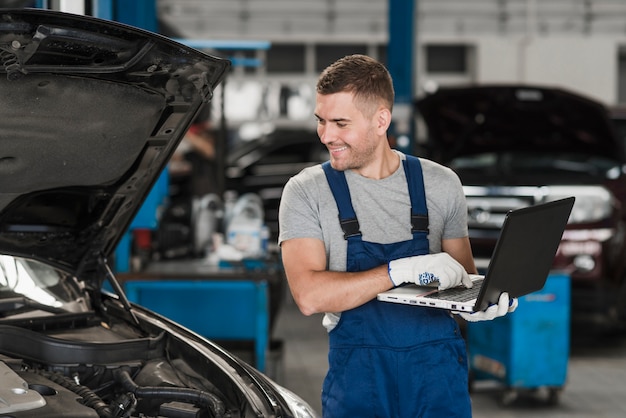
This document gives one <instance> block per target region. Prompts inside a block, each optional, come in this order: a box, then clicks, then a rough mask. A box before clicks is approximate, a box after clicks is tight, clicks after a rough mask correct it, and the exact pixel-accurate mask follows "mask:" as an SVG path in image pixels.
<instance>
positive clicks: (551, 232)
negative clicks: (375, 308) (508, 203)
mask: <svg viewBox="0 0 626 418" xmlns="http://www.w3.org/2000/svg"><path fill="white" fill-rule="evenodd" d="M573 205H574V197H568V198H565V199H561V200H556V201H552V202H548V203H543V204H540V205H535V206H529V207H525V208H521V209H516V210H513V211H510V212H508V213H507V214H506V217H505V219H504V223H503V225H502V229H501V231H500V236H499V237H498V241H497V242H496V246H495V248H494V251H493V254H492V256H491V259H490V261H489V266H488V267H487V271H486V273H485V275H470V278H471V279H472V281H473V282H474V286H473V287H471V288H469V289H468V288H466V287H464V286H461V287H455V288H451V289H445V290H438V289H437V282H435V283H432V284H431V285H429V286H419V285H416V284H408V285H405V286H400V287H396V288H394V289H391V290H388V291H386V292H382V293H379V294H378V300H381V301H385V302H393V303H402V304H408V305H416V306H425V307H431V308H442V309H448V310H452V311H458V312H476V311H482V310H485V309H487V308H488V307H489V306H490V305H492V304H496V303H498V299H499V297H500V295H501V294H502V292H508V293H509V297H511V298H519V297H521V296H524V295H527V294H529V293H532V292H536V291H538V290H541V289H542V288H543V286H544V284H545V282H546V280H547V278H548V275H549V273H550V269H551V267H552V264H553V262H554V256H555V255H556V251H557V249H558V247H559V243H560V242H561V238H562V236H563V231H564V229H565V226H566V225H567V220H568V219H569V215H570V212H571V211H572V206H573Z"/></svg>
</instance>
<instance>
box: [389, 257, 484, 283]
mask: <svg viewBox="0 0 626 418" xmlns="http://www.w3.org/2000/svg"><path fill="white" fill-rule="evenodd" d="M389 278H390V279H391V282H392V283H393V284H394V286H399V285H401V284H402V283H415V284H419V285H422V286H423V285H427V284H429V283H432V282H434V281H438V282H439V289H440V290H443V289H448V288H450V287H455V286H459V285H461V284H462V285H464V286H465V287H472V281H471V279H470V278H469V275H468V274H467V272H466V271H465V268H464V267H463V266H462V265H461V264H460V263H459V262H458V261H456V260H455V259H454V258H452V256H450V254H448V253H446V252H442V253H437V254H426V255H418V256H414V257H406V258H399V259H397V260H393V261H390V262H389Z"/></svg>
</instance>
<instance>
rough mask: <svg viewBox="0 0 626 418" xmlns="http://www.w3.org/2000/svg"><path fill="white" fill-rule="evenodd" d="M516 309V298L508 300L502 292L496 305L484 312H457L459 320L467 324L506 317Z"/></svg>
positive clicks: (507, 295)
mask: <svg viewBox="0 0 626 418" xmlns="http://www.w3.org/2000/svg"><path fill="white" fill-rule="evenodd" d="M515 309H517V298H513V299H509V294H508V293H507V292H503V293H502V294H501V295H500V299H498V304H497V305H491V306H490V307H488V308H487V309H485V310H484V311H480V312H472V313H467V312H459V315H461V318H463V319H465V320H466V321H469V322H477V321H491V320H492V319H495V318H498V317H501V316H504V315H506V314H507V313H509V312H514V311H515Z"/></svg>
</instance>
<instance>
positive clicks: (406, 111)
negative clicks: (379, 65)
mask: <svg viewBox="0 0 626 418" xmlns="http://www.w3.org/2000/svg"><path fill="white" fill-rule="evenodd" d="M388 1H389V44H388V45H387V68H388V69H389V72H390V73H391V76H392V77H393V82H394V89H395V93H396V101H395V103H394V109H393V121H392V126H391V129H390V136H391V137H393V138H394V139H395V142H396V144H395V148H397V149H398V150H400V151H402V152H404V153H407V154H412V153H413V145H414V126H413V125H414V117H413V96H414V84H415V83H414V80H415V70H414V69H415V45H416V42H415V28H414V26H415V20H416V19H415V10H416V4H417V0H388Z"/></svg>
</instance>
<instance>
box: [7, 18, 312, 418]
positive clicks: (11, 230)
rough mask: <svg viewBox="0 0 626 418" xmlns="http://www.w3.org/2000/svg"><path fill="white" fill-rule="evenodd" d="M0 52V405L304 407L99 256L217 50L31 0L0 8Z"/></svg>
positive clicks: (135, 411)
mask: <svg viewBox="0 0 626 418" xmlns="http://www.w3.org/2000/svg"><path fill="white" fill-rule="evenodd" d="M0 58H1V59H2V64H3V65H2V67H0V73H2V77H0V92H1V93H2V97H3V99H2V101H0V112H1V114H2V118H1V120H2V122H0V123H2V129H0V373H1V375H2V379H0V400H1V402H0V416H3V417H12V418H20V417H69V416H72V417H83V418H86V417H156V416H159V417H183V416H184V417H187V416H194V417H233V418H234V417H313V416H316V414H315V412H314V411H312V410H311V408H310V407H309V406H308V405H307V404H306V403H305V402H304V401H302V400H301V399H300V398H299V397H297V396H296V395H294V394H293V393H291V392H290V391H288V390H286V389H284V388H282V387H281V386H279V385H277V384H276V383H275V382H273V381H272V380H270V379H269V378H268V377H266V376H265V375H263V374H262V373H260V372H259V371H257V370H256V369H254V368H253V367H251V366H250V365H248V364H246V363H244V362H243V361H241V360H240V359H238V358H237V357H235V356H234V355H233V354H231V353H229V352H227V351H225V350H224V349H223V348H221V347H220V346H218V345H216V344H215V343H213V342H211V341H209V340H208V339H206V338H203V337H201V336H200V335H198V334H197V333H194V332H192V331H190V330H189V329H187V328H185V327H183V326H181V325H180V324H177V323H175V322H173V321H171V320H169V319H167V318H166V317H164V316H162V315H158V314H156V313H155V312H153V311H150V310H148V309H145V308H143V307H141V306H139V305H136V304H132V303H129V302H128V299H127V298H126V296H125V293H124V291H123V290H122V285H121V284H120V283H119V282H118V280H117V279H116V277H115V273H114V272H113V271H112V268H111V267H110V262H109V257H110V256H112V255H113V252H114V250H115V248H116V246H117V244H118V242H119V241H120V238H121V237H122V236H123V234H124V233H125V232H126V231H127V229H128V226H129V225H130V223H131V220H132V219H133V217H134V216H135V215H136V213H137V211H138V209H139V207H140V205H141V204H142V202H143V200H144V199H145V198H146V196H147V195H148V193H149V191H150V190H151V188H152V186H153V185H154V183H155V181H156V179H157V177H158V176H159V174H160V173H161V172H162V170H163V169H164V167H165V166H166V164H167V162H168V160H169V158H170V156H171V155H172V153H173V152H174V150H175V148H176V146H177V145H178V143H179V142H180V140H181V138H182V137H183V135H184V133H185V132H186V131H187V128H188V127H189V125H190V124H191V122H192V121H193V119H194V117H195V115H196V114H197V112H198V111H199V109H200V108H201V106H202V105H203V104H204V103H206V102H207V101H208V100H210V98H211V95H212V92H213V89H214V88H215V86H216V85H217V84H218V83H219V82H220V81H221V80H222V79H223V78H224V77H225V75H226V72H227V71H228V68H229V62H228V61H227V60H224V59H220V58H216V57H211V56H209V55H205V54H203V53H200V52H198V51H195V50H193V49H190V48H187V47H185V46H183V45H180V44H178V43H175V42H172V41H170V40H168V39H166V38H164V37H160V36H158V35H155V34H151V33H148V32H145V31H142V30H139V29H135V28H131V27H129V26H126V25H121V24H118V23H115V22H111V21H104V20H99V19H94V18H90V17H86V16H78V15H71V14H65V13H59V12H51V11H46V10H35V9H32V10H30V9H20V10H8V9H4V10H1V11H0ZM105 284H108V286H109V287H110V288H111V289H112V291H104V290H103V285H105ZM192 312H193V311H192ZM190 314H191V313H190ZM204 320H205V321H221V320H223V318H215V317H207V318H204Z"/></svg>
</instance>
